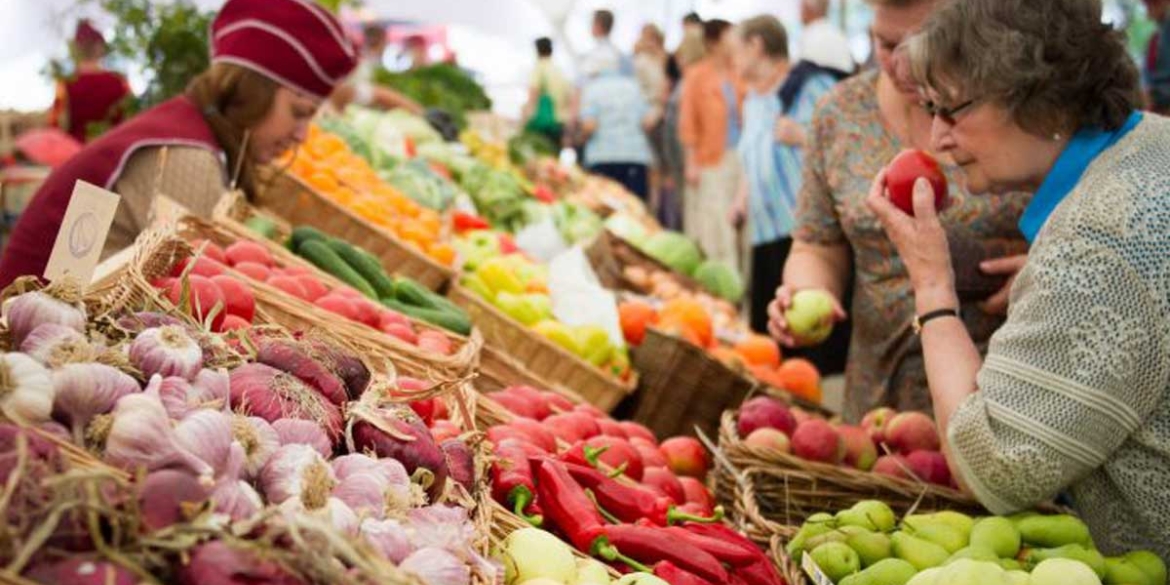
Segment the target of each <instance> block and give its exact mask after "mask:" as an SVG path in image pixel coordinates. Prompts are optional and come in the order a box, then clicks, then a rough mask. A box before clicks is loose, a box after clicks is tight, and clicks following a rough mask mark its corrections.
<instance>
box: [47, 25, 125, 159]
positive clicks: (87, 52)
mask: <svg viewBox="0 0 1170 585" xmlns="http://www.w3.org/2000/svg"><path fill="white" fill-rule="evenodd" d="M72 44H73V47H72V48H73V55H74V59H75V60H76V61H77V68H76V70H75V71H74V72H73V75H71V76H69V78H68V79H62V80H61V81H59V82H58V83H57V97H56V100H55V101H54V102H53V109H52V110H50V111H49V123H50V124H52V125H53V126H57V127H59V128H61V129H62V130H64V131H65V132H67V133H69V135H70V136H72V137H74V138H76V139H77V141H78V142H86V141H88V140H89V136H90V134H91V133H93V132H94V129H93V128H91V126H92V125H99V126H103V127H105V126H116V125H118V124H119V123H121V122H122V114H123V111H124V105H125V101H126V99H127V98H129V97H130V85H129V84H128V83H127V82H126V78H125V77H122V76H121V75H119V74H117V73H115V72H113V71H109V70H107V69H105V68H104V67H102V59H103V58H104V57H105V56H106V39H104V38H102V33H100V32H98V31H97V29H95V28H94V27H93V25H91V24H90V23H89V21H88V20H82V21H80V22H78V23H77V31H76V32H75V33H74V34H73V43H72ZM104 129H105V128H102V129H101V130H104ZM99 131H100V130H99Z"/></svg>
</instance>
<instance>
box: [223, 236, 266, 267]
mask: <svg viewBox="0 0 1170 585" xmlns="http://www.w3.org/2000/svg"><path fill="white" fill-rule="evenodd" d="M224 253H225V254H226V255H227V261H228V264H231V265H232V266H235V265H237V264H239V263H240V262H255V263H257V264H262V265H264V266H267V267H269V268H272V267H273V266H275V265H276V263H275V262H274V261H273V260H272V254H270V253H269V252H268V249H267V248H265V247H264V246H263V245H261V244H257V243H256V242H250V241H248V240H240V241H239V242H236V243H234V244H232V245H230V246H228V247H227V249H226V250H224Z"/></svg>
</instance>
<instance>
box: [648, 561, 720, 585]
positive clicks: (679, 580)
mask: <svg viewBox="0 0 1170 585" xmlns="http://www.w3.org/2000/svg"><path fill="white" fill-rule="evenodd" d="M654 576H656V577H658V578H660V579H662V580H663V581H666V582H667V583H670V585H714V584H713V583H711V582H710V581H708V580H706V579H704V578H702V577H699V576H697V575H693V574H691V573H688V572H686V571H684V570H682V569H680V568H678V567H676V566H675V565H674V563H672V562H670V561H662V562H661V563H658V564H657V565H654Z"/></svg>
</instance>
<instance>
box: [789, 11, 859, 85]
mask: <svg viewBox="0 0 1170 585" xmlns="http://www.w3.org/2000/svg"><path fill="white" fill-rule="evenodd" d="M828 15H829V0H801V2H800V23H801V24H802V25H803V26H804V30H803V31H802V32H801V35H800V58H801V59H802V60H804V61H810V62H812V63H816V64H817V65H820V66H821V67H826V68H829V69H836V70H837V71H841V72H843V73H845V74H851V73H853V71H854V69H856V65H855V64H854V62H853V54H852V53H850V52H849V39H848V38H846V37H845V33H843V32H841V29H839V28H837V27H836V26H835V25H834V24H833V23H831V22H829V18H828Z"/></svg>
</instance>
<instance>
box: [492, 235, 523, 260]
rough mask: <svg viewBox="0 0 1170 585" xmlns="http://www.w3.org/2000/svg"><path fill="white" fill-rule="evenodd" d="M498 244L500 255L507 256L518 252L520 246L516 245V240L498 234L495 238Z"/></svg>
mask: <svg viewBox="0 0 1170 585" xmlns="http://www.w3.org/2000/svg"><path fill="white" fill-rule="evenodd" d="M496 239H497V240H499V242H500V254H502V255H504V256H507V255H508V254H515V253H516V252H519V251H520V246H517V245H516V240H513V239H512V236H510V235H508V234H500V235H499V236H497V237H496Z"/></svg>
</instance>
